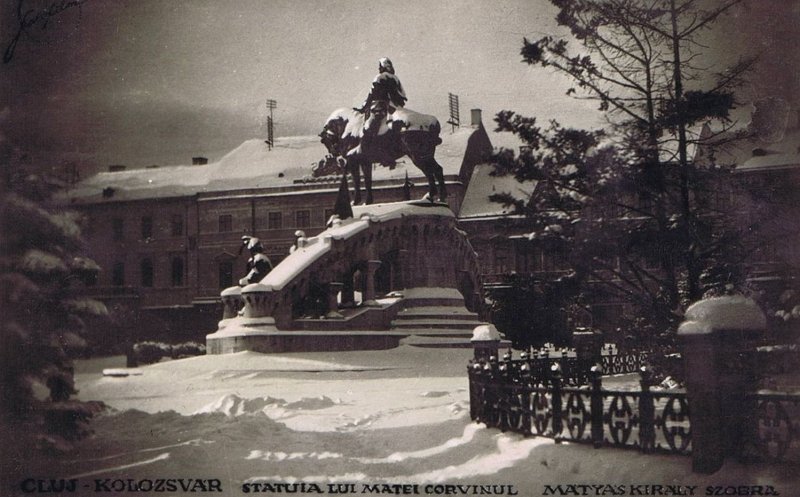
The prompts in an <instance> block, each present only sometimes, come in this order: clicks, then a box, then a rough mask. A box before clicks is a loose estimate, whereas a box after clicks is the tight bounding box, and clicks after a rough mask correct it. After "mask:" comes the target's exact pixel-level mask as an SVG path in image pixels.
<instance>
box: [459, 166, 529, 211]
mask: <svg viewBox="0 0 800 497" xmlns="http://www.w3.org/2000/svg"><path fill="white" fill-rule="evenodd" d="M493 169H494V168H493V167H492V165H491V164H478V165H477V166H475V170H474V171H473V172H472V179H470V182H469V186H468V187H467V191H466V193H464V200H463V202H462V203H461V211H460V212H459V215H458V217H459V218H461V219H464V218H474V217H487V216H502V215H506V214H508V213H509V211H510V209H511V207H506V206H504V205H503V204H501V203H498V202H492V201H491V200H489V196H490V195H493V194H496V193H508V194H511V196H513V197H514V198H516V199H519V200H526V199H527V198H528V197H530V195H531V193H533V189H534V188H535V187H536V182H535V181H526V182H525V183H520V182H519V181H517V180H516V179H514V176H513V175H506V176H492V175H491V172H492V171H493Z"/></svg>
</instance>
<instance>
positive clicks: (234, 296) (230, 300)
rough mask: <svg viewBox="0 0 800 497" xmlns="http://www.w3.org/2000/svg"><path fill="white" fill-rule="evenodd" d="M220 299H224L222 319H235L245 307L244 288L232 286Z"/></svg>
mask: <svg viewBox="0 0 800 497" xmlns="http://www.w3.org/2000/svg"><path fill="white" fill-rule="evenodd" d="M220 298H221V299H222V306H223V310H222V319H223V320H225V319H231V318H235V317H236V316H238V315H239V311H240V310H241V309H242V306H243V305H244V301H243V300H242V288H241V287H238V286H232V287H229V288H226V289H225V290H223V291H222V293H220Z"/></svg>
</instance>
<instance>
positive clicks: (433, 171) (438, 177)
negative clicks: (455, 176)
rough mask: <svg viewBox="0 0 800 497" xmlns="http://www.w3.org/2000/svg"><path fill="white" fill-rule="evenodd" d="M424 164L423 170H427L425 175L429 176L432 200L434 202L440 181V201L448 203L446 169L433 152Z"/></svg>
mask: <svg viewBox="0 0 800 497" xmlns="http://www.w3.org/2000/svg"><path fill="white" fill-rule="evenodd" d="M423 166H424V168H423V169H422V170H423V171H425V177H427V178H428V185H429V187H430V201H431V202H434V201H435V199H436V193H437V183H438V193H439V197H438V200H439V202H444V203H447V188H446V187H445V186H444V170H442V166H441V165H439V163H438V162H436V159H434V157H433V154H431V155H430V156H429V157H427V158H426V159H425V161H424V163H423Z"/></svg>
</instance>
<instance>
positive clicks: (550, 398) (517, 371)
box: [469, 360, 691, 454]
mask: <svg viewBox="0 0 800 497" xmlns="http://www.w3.org/2000/svg"><path fill="white" fill-rule="evenodd" d="M528 362H529V361H527V360H521V361H502V362H499V363H498V362H497V361H494V362H489V363H474V364H472V365H471V366H470V368H469V379H470V415H471V416H472V419H473V420H475V421H477V422H481V423H485V424H486V425H487V426H489V427H493V428H499V429H500V430H502V431H514V432H517V433H521V434H523V435H526V436H544V437H549V438H553V439H555V440H556V442H560V441H562V440H569V441H573V442H580V443H591V444H594V446H595V447H601V446H604V445H610V446H615V447H635V448H638V449H640V450H641V451H643V452H653V451H662V452H672V453H679V454H687V453H689V452H690V451H691V421H690V420H691V418H690V413H689V403H688V401H687V398H686V393H685V392H682V391H681V392H673V391H658V390H652V389H651V378H650V374H649V371H648V370H647V369H646V368H644V369H642V370H640V372H641V373H642V376H641V380H640V387H641V390H640V391H624V390H603V388H602V369H601V368H599V367H594V368H591V370H590V371H588V372H586V375H587V376H588V377H589V381H588V382H586V383H585V384H584V385H583V386H565V382H564V377H565V376H566V375H562V371H563V370H562V368H561V366H560V364H559V363H558V362H553V363H552V364H551V367H550V370H549V372H548V374H547V375H545V374H541V371H537V370H535V369H532V368H530V367H525V366H526V365H527V363H528ZM518 363H521V364H518ZM567 363H568V362H567Z"/></svg>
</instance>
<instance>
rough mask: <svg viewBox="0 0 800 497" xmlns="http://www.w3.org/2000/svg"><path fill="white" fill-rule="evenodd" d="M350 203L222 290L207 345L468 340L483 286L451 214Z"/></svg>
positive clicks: (352, 345)
mask: <svg viewBox="0 0 800 497" xmlns="http://www.w3.org/2000/svg"><path fill="white" fill-rule="evenodd" d="M353 211H354V216H353V218H350V219H346V220H343V221H338V220H337V221H334V223H333V225H332V226H330V227H329V228H328V229H326V230H325V231H323V232H322V233H320V234H319V235H318V236H315V237H311V238H299V239H298V241H297V245H296V247H295V249H294V251H293V252H292V253H291V254H290V255H289V256H288V257H287V258H286V259H284V260H283V261H282V262H281V263H280V264H278V265H277V266H276V267H275V268H274V269H273V270H272V271H271V272H270V273H269V274H267V276H265V277H264V278H263V279H262V280H261V281H260V282H258V283H253V284H250V285H247V286H245V287H231V288H228V289H226V290H224V291H223V292H222V295H221V296H222V301H223V304H224V308H225V311H224V312H225V313H224V316H223V319H222V321H220V323H219V329H218V330H217V331H216V332H215V333H212V334H210V335H208V336H207V337H206V344H207V350H208V353H210V354H225V353H232V352H239V351H243V350H251V351H257V352H292V351H320V350H369V349H387V348H393V347H396V346H398V345H399V344H400V343H401V341H402V342H403V343H409V344H413V345H419V346H430V347H445V346H464V347H469V346H470V338H471V337H472V330H473V329H474V328H475V327H476V326H478V325H480V324H481V323H482V321H481V318H480V316H481V313H482V307H481V306H482V297H481V292H482V288H481V285H480V280H479V277H478V274H479V273H478V266H477V260H476V255H475V252H474V251H473V249H472V247H471V245H470V244H469V241H468V240H467V238H466V236H465V234H464V233H463V232H461V231H460V230H458V229H457V227H456V219H455V215H454V214H453V212H452V211H451V210H450V209H449V208H448V207H447V206H446V205H444V204H437V203H431V202H427V201H421V202H413V201H412V202H396V203H387V204H374V205H367V206H359V207H354V208H353ZM359 296H360V298H359Z"/></svg>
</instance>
